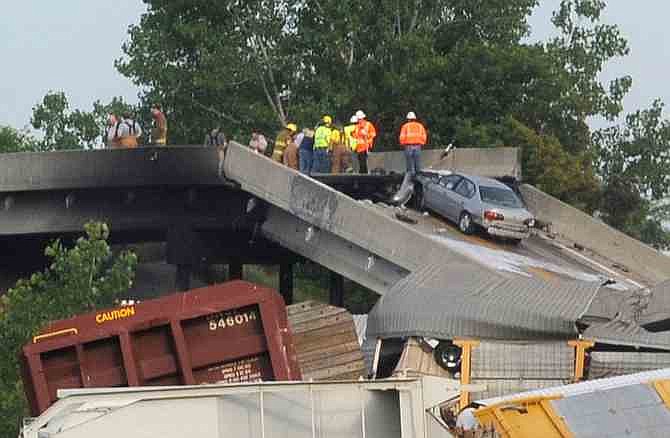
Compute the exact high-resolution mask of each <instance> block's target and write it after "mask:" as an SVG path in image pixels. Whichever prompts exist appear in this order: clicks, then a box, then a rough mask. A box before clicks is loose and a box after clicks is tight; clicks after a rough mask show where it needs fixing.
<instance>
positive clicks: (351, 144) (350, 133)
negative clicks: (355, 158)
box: [344, 125, 356, 151]
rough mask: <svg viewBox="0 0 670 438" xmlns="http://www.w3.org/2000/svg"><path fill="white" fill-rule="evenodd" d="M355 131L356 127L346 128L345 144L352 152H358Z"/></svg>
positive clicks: (348, 126)
mask: <svg viewBox="0 0 670 438" xmlns="http://www.w3.org/2000/svg"><path fill="white" fill-rule="evenodd" d="M355 130H356V125H347V126H345V127H344V144H346V145H347V147H348V148H349V149H351V150H352V151H355V150H356V138H355V137H354V131H355Z"/></svg>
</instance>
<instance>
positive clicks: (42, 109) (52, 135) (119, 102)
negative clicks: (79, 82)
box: [30, 92, 148, 151]
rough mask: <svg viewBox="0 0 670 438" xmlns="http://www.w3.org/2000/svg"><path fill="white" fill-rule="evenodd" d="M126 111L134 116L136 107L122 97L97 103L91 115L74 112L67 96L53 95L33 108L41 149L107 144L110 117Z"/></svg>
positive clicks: (61, 94) (94, 104) (51, 93)
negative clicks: (40, 135) (108, 118)
mask: <svg viewBox="0 0 670 438" xmlns="http://www.w3.org/2000/svg"><path fill="white" fill-rule="evenodd" d="M125 111H128V112H131V113H133V112H134V108H133V107H132V106H131V105H128V104H127V103H125V102H124V101H123V99H121V98H118V97H115V98H114V99H112V101H111V102H110V103H108V104H102V103H101V102H100V101H99V100H98V101H95V102H94V103H93V111H91V112H89V111H82V110H79V109H75V110H71V109H70V104H69V102H68V99H67V96H66V95H65V93H63V92H49V93H47V94H46V96H44V98H43V99H42V102H40V103H39V104H37V105H36V106H35V107H33V114H32V118H31V120H30V122H31V124H32V126H33V128H35V129H37V130H40V131H41V133H42V135H43V137H42V139H41V140H40V141H39V142H38V146H39V148H40V150H43V151H53V150H64V149H91V148H94V147H96V146H101V145H103V144H104V142H105V138H104V135H105V127H106V123H107V116H108V114H110V113H113V114H116V115H121V114H122V113H123V112H125ZM147 112H148V111H147Z"/></svg>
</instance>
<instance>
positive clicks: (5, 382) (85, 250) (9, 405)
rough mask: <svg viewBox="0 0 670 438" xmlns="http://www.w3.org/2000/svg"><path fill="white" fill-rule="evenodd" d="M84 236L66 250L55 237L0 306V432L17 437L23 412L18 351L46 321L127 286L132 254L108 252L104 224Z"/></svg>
mask: <svg viewBox="0 0 670 438" xmlns="http://www.w3.org/2000/svg"><path fill="white" fill-rule="evenodd" d="M85 230H86V235H85V237H81V238H79V239H78V240H77V241H76V244H75V245H74V247H72V248H66V247H65V246H63V244H62V243H61V242H60V241H58V240H56V241H55V242H53V243H52V244H50V245H49V246H48V247H47V248H46V250H45V254H46V255H47V256H48V258H49V259H50V264H49V267H48V268H47V269H45V270H44V271H43V272H38V273H35V274H33V275H32V276H31V277H30V278H27V279H23V280H19V281H18V282H17V284H16V286H15V287H14V288H13V289H11V290H10V291H9V292H8V293H7V294H6V295H5V296H3V297H2V301H1V306H0V358H1V360H0V434H1V435H2V436H17V435H18V430H17V425H18V424H19V419H20V418H21V417H24V416H26V415H27V410H26V402H25V398H24V395H23V388H22V384H21V380H20V376H19V365H18V353H19V351H20V348H21V347H22V346H23V345H24V344H25V343H26V342H28V340H29V339H30V338H31V337H32V336H34V335H35V334H36V333H37V332H38V331H39V330H40V329H41V328H43V327H44V326H45V325H47V324H48V323H49V321H52V320H57V319H62V318H68V317H72V316H74V315H76V314H78V313H81V312H85V311H90V310H92V309H96V308H100V307H107V306H111V305H113V304H114V302H115V300H117V299H118V298H120V297H122V294H123V293H124V292H125V291H127V290H128V288H129V287H130V286H131V284H132V281H133V278H134V272H135V266H136V264H137V258H136V256H135V255H134V254H132V253H130V252H122V253H120V254H118V255H114V254H112V251H111V249H110V247H109V245H108V243H107V239H108V237H109V229H108V228H107V226H106V225H105V224H101V223H90V224H87V225H86V226H85Z"/></svg>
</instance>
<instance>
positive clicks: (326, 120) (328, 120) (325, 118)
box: [323, 116, 333, 125]
mask: <svg viewBox="0 0 670 438" xmlns="http://www.w3.org/2000/svg"><path fill="white" fill-rule="evenodd" d="M323 123H325V124H326V125H330V124H331V123H333V118H332V117H330V116H323Z"/></svg>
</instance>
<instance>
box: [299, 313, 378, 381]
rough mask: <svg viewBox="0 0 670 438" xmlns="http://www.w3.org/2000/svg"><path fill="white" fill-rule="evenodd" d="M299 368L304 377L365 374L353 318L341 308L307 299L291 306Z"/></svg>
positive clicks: (350, 377)
mask: <svg viewBox="0 0 670 438" xmlns="http://www.w3.org/2000/svg"><path fill="white" fill-rule="evenodd" d="M287 309H288V315H289V322H290V324H291V331H292V332H293V334H294V335H293V336H294V341H295V348H296V352H297V356H298V362H299V364H300V371H301V372H302V375H303V377H304V378H305V379H314V380H336V379H337V380H341V379H352V378H353V379H355V378H358V377H361V376H363V377H365V376H366V374H367V373H366V368H365V363H364V361H363V354H362V353H361V348H360V345H359V344H358V337H357V335H356V328H355V325H354V320H353V317H352V316H351V314H350V313H349V312H347V311H346V310H345V309H342V308H340V307H335V306H330V305H327V304H321V303H317V302H314V301H307V302H304V303H300V304H294V305H292V306H288V308H287Z"/></svg>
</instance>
